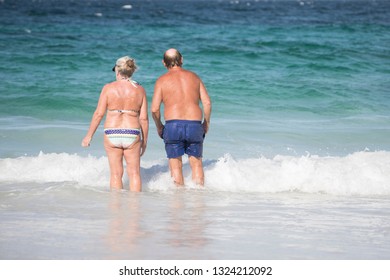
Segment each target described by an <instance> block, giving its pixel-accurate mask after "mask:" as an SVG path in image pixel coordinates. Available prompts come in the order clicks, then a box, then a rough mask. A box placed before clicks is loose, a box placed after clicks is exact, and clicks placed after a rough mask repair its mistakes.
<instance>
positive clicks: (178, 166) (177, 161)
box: [169, 157, 184, 186]
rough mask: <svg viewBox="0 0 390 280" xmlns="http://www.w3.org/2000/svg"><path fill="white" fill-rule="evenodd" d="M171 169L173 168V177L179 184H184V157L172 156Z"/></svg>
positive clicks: (170, 160)
mask: <svg viewBox="0 0 390 280" xmlns="http://www.w3.org/2000/svg"><path fill="white" fill-rule="evenodd" d="M169 169H170V170H171V177H172V178H173V181H174V182H175V184H176V185H177V186H183V185H184V178H183V161H182V157H177V158H170V159H169Z"/></svg>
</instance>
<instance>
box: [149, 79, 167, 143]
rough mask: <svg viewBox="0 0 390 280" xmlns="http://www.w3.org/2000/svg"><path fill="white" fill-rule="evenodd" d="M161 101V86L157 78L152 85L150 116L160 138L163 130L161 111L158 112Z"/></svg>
mask: <svg viewBox="0 0 390 280" xmlns="http://www.w3.org/2000/svg"><path fill="white" fill-rule="evenodd" d="M161 103H162V92H161V86H160V83H159V80H157V82H156V85H155V87H154V93H153V99H152V105H151V111H152V117H153V120H154V123H155V124H156V128H157V133H158V135H159V136H160V137H161V138H162V131H163V128H164V125H163V124H162V122H161V112H160V106H161Z"/></svg>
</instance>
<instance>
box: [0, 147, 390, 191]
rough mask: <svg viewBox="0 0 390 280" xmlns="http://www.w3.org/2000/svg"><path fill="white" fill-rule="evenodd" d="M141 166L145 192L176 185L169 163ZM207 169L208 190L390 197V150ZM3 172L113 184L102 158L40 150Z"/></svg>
mask: <svg viewBox="0 0 390 280" xmlns="http://www.w3.org/2000/svg"><path fill="white" fill-rule="evenodd" d="M141 165H142V170H141V173H142V179H143V187H144V190H145V191H156V190H157V191H164V190H168V189H170V188H171V187H172V183H171V178H170V175H169V171H168V166H167V163H166V160H165V159H163V160H157V161H147V162H145V161H143V162H142V164H141ZM204 165H205V177H206V188H205V189H207V190H212V191H228V192H257V193H278V192H302V193H326V194H332V195H384V196H387V195H390V172H389V171H390V152H386V151H378V152H357V153H353V154H351V155H348V156H346V157H319V156H310V155H308V156H302V157H293V156H280V155H279V156H276V157H274V158H265V157H260V158H252V159H240V160H236V159H234V158H233V157H232V156H230V155H225V156H224V157H221V158H219V159H218V160H205V163H204ZM0 170H1V174H0V182H11V183H12V182H21V183H23V182H26V183H28V182H38V183H50V182H74V183H76V184H78V185H81V186H93V187H98V188H105V187H108V186H109V176H110V175H109V167H108V162H107V158H106V157H104V156H103V157H100V158H97V157H93V156H87V157H82V156H79V155H77V154H67V153H60V154H56V153H50V154H45V153H42V152H41V153H40V154H39V155H38V156H36V157H19V158H6V159H0ZM184 175H185V179H186V182H190V181H191V172H190V167H189V165H188V162H185V163H184ZM125 181H126V177H125ZM125 183H126V184H127V182H125ZM187 186H188V187H191V184H190V183H187Z"/></svg>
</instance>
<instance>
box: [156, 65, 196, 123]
mask: <svg viewBox="0 0 390 280" xmlns="http://www.w3.org/2000/svg"><path fill="white" fill-rule="evenodd" d="M202 86H203V84H202V81H201V80H200V79H199V77H198V76H197V75H196V74H195V73H193V72H191V71H188V70H185V69H183V68H181V67H177V68H176V67H174V68H172V69H171V70H170V71H168V73H166V74H164V75H163V76H161V77H160V78H159V79H158V80H157V82H156V88H155V90H157V91H160V94H161V99H162V102H163V103H164V119H165V120H173V119H180V120H202V118H203V115H202V110H201V108H200V107H199V101H200V100H201V88H202Z"/></svg>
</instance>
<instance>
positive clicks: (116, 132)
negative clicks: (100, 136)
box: [104, 128, 141, 149]
mask: <svg viewBox="0 0 390 280" xmlns="http://www.w3.org/2000/svg"><path fill="white" fill-rule="evenodd" d="M140 133H141V130H140V129H138V128H105V129H104V134H106V136H107V138H108V140H109V141H110V142H111V144H112V145H114V146H115V147H117V148H122V149H127V148H129V147H130V146H131V145H132V144H133V143H134V142H135V141H137V138H138V136H139V135H140Z"/></svg>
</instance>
